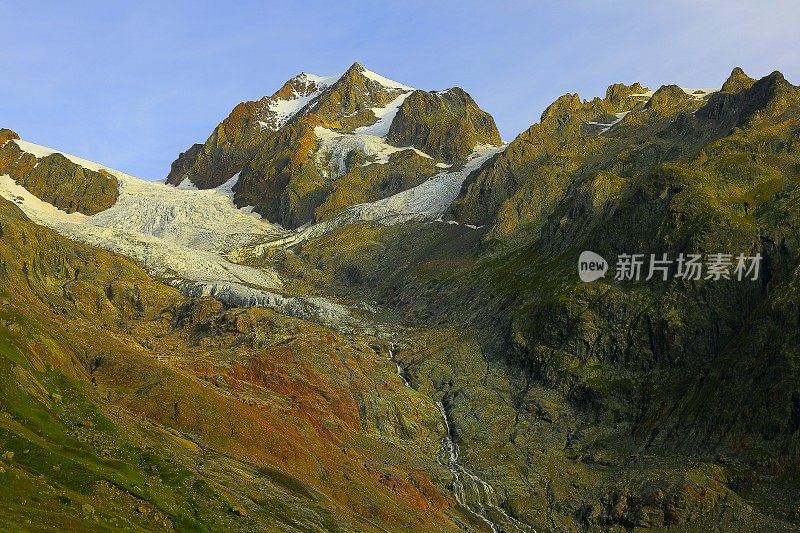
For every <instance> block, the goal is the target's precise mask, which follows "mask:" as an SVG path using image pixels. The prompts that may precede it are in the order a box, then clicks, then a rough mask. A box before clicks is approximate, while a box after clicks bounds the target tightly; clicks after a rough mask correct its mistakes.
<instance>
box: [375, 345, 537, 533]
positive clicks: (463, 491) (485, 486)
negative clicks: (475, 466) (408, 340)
mask: <svg viewBox="0 0 800 533" xmlns="http://www.w3.org/2000/svg"><path fill="white" fill-rule="evenodd" d="M394 356H395V349H394V346H392V348H391V349H390V350H389V359H390V360H391V361H392V362H393V363H394V364H395V367H396V368H397V375H398V376H400V378H401V379H402V380H403V383H404V384H405V386H406V387H411V383H410V382H409V381H408V377H407V375H406V371H405V370H404V369H403V367H401V366H400V364H399V363H398V362H397V361H395V358H394ZM436 405H437V406H438V407H439V412H440V413H441V415H442V421H443V422H444V427H445V436H444V439H442V448H441V450H440V451H439V454H438V456H437V457H436V461H437V462H438V463H439V464H440V465H441V466H443V467H445V468H447V469H448V470H450V473H451V474H452V475H453V485H452V490H453V494H454V495H455V497H456V501H457V502H458V503H459V504H461V506H463V507H465V508H466V509H468V510H469V511H471V512H472V513H473V514H474V515H475V516H477V517H478V518H480V519H481V520H482V521H483V522H484V523H486V525H487V526H489V528H490V529H491V530H492V531H493V532H494V533H517V532H525V533H527V532H533V533H535V530H534V529H533V528H532V527H531V526H528V525H527V524H523V523H522V522H520V521H519V520H517V519H516V518H514V517H513V516H511V515H509V514H508V513H507V512H506V511H505V510H504V509H503V508H502V507H500V503H499V501H498V499H497V493H496V492H495V490H494V488H493V487H492V486H491V485H489V483H487V482H486V481H484V480H483V479H481V478H480V477H478V476H477V475H476V474H475V473H474V472H472V470H470V469H468V468H467V467H466V466H465V465H464V464H463V463H462V462H461V457H460V451H459V448H458V444H456V442H455V441H454V440H453V432H452V428H451V427H450V419H449V418H448V416H447V411H446V410H445V408H444V404H443V403H442V402H436Z"/></svg>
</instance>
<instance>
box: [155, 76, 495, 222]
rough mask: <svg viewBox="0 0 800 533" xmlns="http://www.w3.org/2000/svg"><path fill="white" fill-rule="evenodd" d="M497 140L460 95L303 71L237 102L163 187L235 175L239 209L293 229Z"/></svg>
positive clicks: (486, 118)
mask: <svg viewBox="0 0 800 533" xmlns="http://www.w3.org/2000/svg"><path fill="white" fill-rule="evenodd" d="M500 143H501V142H500V135H499V133H498V131H497V127H496V126H495V124H494V120H493V119H492V118H491V116H490V115H488V114H487V113H485V112H483V111H482V110H480V108H478V106H477V104H476V103H475V102H474V101H473V100H472V99H471V98H470V97H469V95H467V94H466V93H465V92H464V91H463V90H461V89H458V88H456V89H451V90H448V91H442V92H431V93H428V92H425V91H419V90H416V89H413V88H412V87H409V86H406V85H403V84H400V83H397V82H394V81H392V80H389V79H387V78H384V77H382V76H380V75H378V74H375V73H374V72H372V71H369V70H367V69H365V68H364V67H363V66H361V65H359V64H358V63H355V64H353V65H352V66H351V67H350V68H349V69H347V71H346V72H345V73H344V74H342V75H341V76H331V77H320V76H314V75H310V74H305V73H303V74H300V75H298V76H296V77H295V78H292V79H291V80H289V81H288V82H287V83H286V84H285V85H284V86H283V87H282V88H281V89H280V90H278V91H277V92H276V93H275V94H273V95H272V96H270V97H265V98H262V99H261V100H259V101H257V102H245V103H243V104H240V105H238V106H237V107H236V108H234V110H233V111H232V112H231V114H230V115H229V116H228V117H227V118H226V119H225V120H224V121H223V122H222V123H221V124H220V125H219V126H218V127H217V128H216V129H215V130H214V132H213V133H212V135H211V137H209V139H208V140H207V141H206V143H205V144H203V145H199V144H198V145H194V146H193V147H192V148H190V149H189V150H188V151H186V152H184V153H183V154H181V155H180V156H179V157H178V159H177V160H176V161H175V162H174V163H173V165H172V169H171V171H170V174H169V175H168V176H167V179H166V182H167V183H169V184H172V185H179V184H181V183H182V182H184V180H187V179H188V180H189V181H190V182H191V183H192V184H193V185H195V186H197V187H199V188H201V189H206V188H213V187H217V186H219V185H220V184H221V183H223V182H225V181H227V180H228V179H230V178H231V177H232V176H234V175H238V176H239V182H238V183H237V186H236V188H235V193H236V194H235V196H234V201H235V203H236V205H238V206H240V207H243V206H253V207H254V209H255V211H256V212H258V213H260V214H261V215H262V216H264V217H266V218H267V219H269V220H270V221H273V222H276V223H279V224H282V225H284V226H285V227H287V228H294V227H298V226H301V225H303V224H306V223H308V222H314V221H319V220H322V219H324V218H325V217H326V216H328V215H329V214H330V213H333V212H336V211H337V210H340V209H342V208H344V207H347V206H350V205H354V204H357V203H363V202H368V201H374V200H379V199H381V198H385V197H387V196H390V195H391V194H394V193H397V192H400V191H402V190H405V189H408V188H410V187H412V186H415V185H418V184H419V183H421V181H424V179H425V178H428V177H431V176H433V175H434V174H435V173H436V172H437V171H438V169H437V164H438V165H439V167H445V166H447V165H451V164H454V163H457V162H463V161H464V160H465V159H466V158H467V156H469V155H470V153H472V152H473V150H474V149H475V146H476V145H478V144H494V145H499V144H500ZM412 148H413V150H412ZM343 177H344V178H345V179H342V178H343Z"/></svg>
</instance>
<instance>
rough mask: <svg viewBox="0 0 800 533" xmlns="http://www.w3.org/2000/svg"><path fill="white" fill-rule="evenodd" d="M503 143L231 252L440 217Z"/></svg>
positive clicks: (241, 254)
mask: <svg viewBox="0 0 800 533" xmlns="http://www.w3.org/2000/svg"><path fill="white" fill-rule="evenodd" d="M506 146H508V145H506V144H504V145H502V146H490V145H481V144H479V145H477V146H476V147H475V150H474V151H473V152H472V154H470V156H469V158H468V160H467V163H466V164H465V165H464V167H463V168H460V169H457V170H453V171H451V170H450V169H446V170H443V171H442V172H440V173H438V174H436V175H435V176H433V177H432V178H430V179H428V180H427V181H425V182H423V183H421V184H419V185H417V186H416V187H412V188H411V189H407V190H405V191H402V192H399V193H397V194H395V195H393V196H389V197H388V198H384V199H382V200H378V201H376V202H369V203H364V204H358V205H354V206H350V207H348V208H347V209H345V210H343V211H342V212H341V213H339V214H338V215H336V216H334V217H333V218H331V219H329V220H324V221H321V222H317V223H312V224H306V225H305V226H302V227H300V228H298V229H296V230H294V231H292V232H290V233H289V234H287V235H285V236H282V237H281V238H279V239H276V240H274V241H269V242H266V243H263V244H259V245H257V246H253V247H243V248H242V249H240V250H239V251H237V252H235V253H233V254H232V257H237V258H238V259H239V260H243V259H245V258H247V257H258V256H261V255H263V254H264V253H265V252H266V251H267V250H269V249H271V248H276V247H289V246H294V245H296V244H299V243H301V242H305V241H308V240H311V239H315V238H317V237H320V236H322V235H324V234H326V233H329V232H330V231H332V230H334V229H336V228H339V227H342V226H345V225H348V224H355V223H359V222H375V223H378V224H382V225H387V226H389V225H394V224H401V223H403V222H409V221H437V220H441V218H442V216H443V215H444V213H445V212H446V211H447V209H448V207H450V204H451V203H452V202H453V200H455V198H456V197H457V196H458V193H459V191H460V190H461V185H462V184H463V183H464V181H465V180H466V179H467V176H469V174H470V173H472V172H473V171H474V170H476V169H478V168H479V167H480V166H481V165H483V164H484V163H485V162H486V161H487V160H488V159H489V158H490V157H492V156H493V155H495V154H497V153H499V152H502V151H503V150H505V148H506Z"/></svg>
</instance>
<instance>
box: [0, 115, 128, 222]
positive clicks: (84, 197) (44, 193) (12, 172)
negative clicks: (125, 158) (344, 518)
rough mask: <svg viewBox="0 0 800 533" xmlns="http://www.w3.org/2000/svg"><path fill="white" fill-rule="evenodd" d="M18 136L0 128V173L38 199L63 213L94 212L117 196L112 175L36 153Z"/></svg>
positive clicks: (58, 155) (110, 204)
mask: <svg viewBox="0 0 800 533" xmlns="http://www.w3.org/2000/svg"><path fill="white" fill-rule="evenodd" d="M15 139H19V136H18V135H17V134H16V133H14V132H12V131H11V130H7V129H3V130H0V175H2V174H8V175H9V176H11V178H12V179H13V180H14V181H16V182H17V183H18V184H19V185H22V186H23V187H25V188H26V189H28V191H29V192H31V193H32V194H33V195H35V196H37V197H38V198H39V199H41V200H44V201H45V202H47V203H50V204H52V205H54V206H56V207H58V208H59V209H61V210H63V211H66V212H67V213H75V212H78V213H83V214H85V215H94V214H95V213H99V212H100V211H103V210H105V209H108V208H109V207H111V206H112V205H114V202H115V201H116V199H117V193H118V191H117V189H118V183H117V180H116V178H115V177H114V176H112V175H111V174H109V173H106V172H102V171H94V170H89V169H86V168H83V167H82V166H80V165H77V164H75V163H73V162H72V161H70V160H69V159H67V158H66V157H64V156H63V155H61V154H57V153H56V154H50V155H47V156H44V157H36V156H35V155H33V154H30V153H28V152H25V151H23V150H21V149H20V147H19V146H18V145H17V143H16V142H15Z"/></svg>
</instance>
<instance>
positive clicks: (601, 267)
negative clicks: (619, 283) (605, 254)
mask: <svg viewBox="0 0 800 533" xmlns="http://www.w3.org/2000/svg"><path fill="white" fill-rule="evenodd" d="M606 272H608V261H606V260H605V259H603V258H602V257H601V256H599V255H597V254H596V253H594V252H590V251H588V250H587V251H585V252H581V255H580V257H578V276H580V278H581V281H584V282H586V283H589V282H590V281H594V280H596V279H600V278H602V277H603V276H605V275H606Z"/></svg>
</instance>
